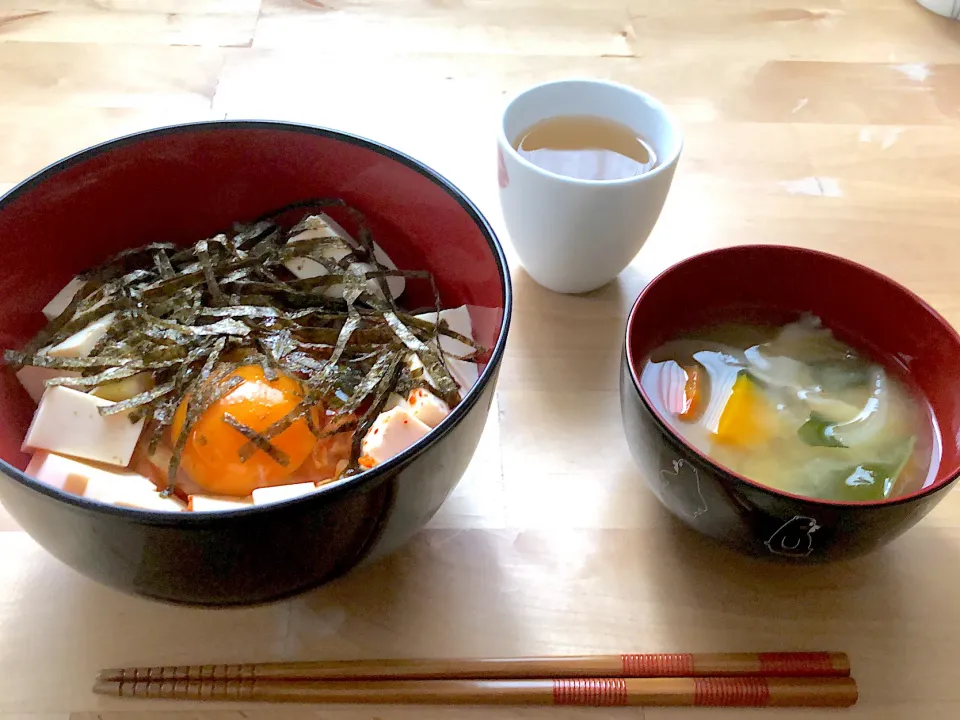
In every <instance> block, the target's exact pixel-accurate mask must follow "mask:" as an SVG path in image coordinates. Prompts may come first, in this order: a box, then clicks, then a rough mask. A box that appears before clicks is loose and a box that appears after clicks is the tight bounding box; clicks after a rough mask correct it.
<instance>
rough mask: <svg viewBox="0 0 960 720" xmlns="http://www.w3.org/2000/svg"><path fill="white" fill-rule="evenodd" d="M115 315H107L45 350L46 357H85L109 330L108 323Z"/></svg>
mask: <svg viewBox="0 0 960 720" xmlns="http://www.w3.org/2000/svg"><path fill="white" fill-rule="evenodd" d="M115 315H116V313H112V312H111V313H107V314H106V315H104V316H103V317H102V318H100V319H99V320H95V321H94V322H92V323H90V324H89V325H87V326H86V327H85V328H84V329H83V330H80V331H79V332H76V333H74V334H73V335H71V336H70V337H68V338H67V339H66V340H64V341H63V342H62V343H60V344H59V345H54V346H53V347H51V348H47V350H46V353H47V355H52V356H53V357H68V358H81V357H86V356H87V355H89V354H90V352H91V351H92V350H93V348H94V346H95V345H96V344H97V343H98V342H100V338H102V337H103V336H104V335H105V334H106V332H107V330H109V329H110V323H112V322H113V318H114V317H115Z"/></svg>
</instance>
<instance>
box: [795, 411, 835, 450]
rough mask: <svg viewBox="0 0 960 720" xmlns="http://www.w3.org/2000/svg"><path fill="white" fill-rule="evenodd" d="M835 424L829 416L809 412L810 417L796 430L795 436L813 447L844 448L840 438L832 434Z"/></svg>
mask: <svg viewBox="0 0 960 720" xmlns="http://www.w3.org/2000/svg"><path fill="white" fill-rule="evenodd" d="M834 427H836V424H835V423H833V422H832V421H831V420H830V418H827V417H824V416H823V415H821V414H820V413H816V412H814V413H810V419H809V420H807V421H806V422H805V423H804V424H803V425H801V426H800V429H799V430H797V436H798V437H799V438H800V439H801V440H802V441H803V442H805V443H806V444H807V445H811V446H813V447H832V448H845V447H847V446H846V445H844V444H843V443H842V442H840V440H838V439H837V438H836V437H834V435H833V429H834Z"/></svg>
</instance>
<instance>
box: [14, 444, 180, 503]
mask: <svg viewBox="0 0 960 720" xmlns="http://www.w3.org/2000/svg"><path fill="white" fill-rule="evenodd" d="M26 472H27V474H28V475H31V476H32V477H34V478H36V479H37V480H39V481H40V482H42V483H45V484H47V485H50V486H52V487H56V488H60V489H61V490H65V491H67V492H70V493H73V494H74V495H82V496H83V497H87V498H90V499H91V500H99V501H101V502H106V503H111V504H113V505H120V506H123V507H133V508H141V509H148V510H163V511H167V512H181V511H183V510H184V509H185V505H184V504H183V503H182V502H180V501H179V500H177V499H176V498H164V497H161V496H160V494H159V493H158V492H157V488H156V486H154V484H153V483H152V482H150V480H148V479H147V478H145V477H144V476H143V475H139V474H137V473H133V472H129V471H126V470H119V469H117V468H111V467H107V466H103V465H98V464H94V463H88V462H84V461H82V460H75V459H74V458H68V457H64V456H62V455H57V454H55V453H48V452H42V451H41V452H38V453H37V454H35V455H34V456H33V458H32V459H31V460H30V464H29V465H28V466H27V470H26Z"/></svg>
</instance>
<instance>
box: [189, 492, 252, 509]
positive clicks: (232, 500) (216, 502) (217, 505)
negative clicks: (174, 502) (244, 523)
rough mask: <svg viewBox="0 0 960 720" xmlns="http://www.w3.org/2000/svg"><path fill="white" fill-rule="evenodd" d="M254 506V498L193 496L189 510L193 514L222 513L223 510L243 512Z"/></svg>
mask: <svg viewBox="0 0 960 720" xmlns="http://www.w3.org/2000/svg"><path fill="white" fill-rule="evenodd" d="M251 505H253V498H250V497H245V498H242V497H230V496H228V495H191V496H190V502H189V503H188V504H187V509H188V510H190V511H191V512H220V511H223V510H242V509H243V508H248V507H250V506H251Z"/></svg>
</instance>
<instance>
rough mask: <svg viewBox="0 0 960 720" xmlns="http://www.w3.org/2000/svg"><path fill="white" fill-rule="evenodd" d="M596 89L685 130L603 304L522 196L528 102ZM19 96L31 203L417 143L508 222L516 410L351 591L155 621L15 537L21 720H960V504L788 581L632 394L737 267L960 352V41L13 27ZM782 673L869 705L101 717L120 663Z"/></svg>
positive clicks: (12, 688) (740, 8) (297, 18)
mask: <svg viewBox="0 0 960 720" xmlns="http://www.w3.org/2000/svg"><path fill="white" fill-rule="evenodd" d="M569 75H580V76H592V77H601V78H612V79H615V80H619V81H623V82H627V83H630V84H633V85H636V86H637V87H640V88H642V89H644V90H647V91H650V92H652V93H653V94H655V95H657V96H659V97H660V98H661V99H662V100H664V101H665V102H666V103H668V104H669V105H670V106H671V107H672V108H673V110H674V111H675V112H676V114H677V115H678V117H679V118H680V120H681V122H682V124H683V126H684V130H685V133H686V146H685V149H684V154H683V157H682V159H681V162H680V167H679V170H678V172H677V176H676V180H675V182H674V185H673V190H672V192H671V194H670V197H669V199H668V200H667V205H666V208H665V210H664V213H663V215H662V218H661V220H660V222H659V224H658V226H657V227H656V229H655V231H654V233H653V235H652V237H651V239H650V241H649V243H648V244H647V246H646V247H645V248H644V250H643V251H642V252H641V253H640V255H639V256H638V258H637V259H636V261H635V262H634V264H633V265H632V266H631V267H630V268H628V269H627V270H626V271H625V272H624V273H623V275H622V276H621V278H620V279H619V280H618V281H616V282H614V283H613V284H611V285H609V286H607V287H606V288H604V289H602V290H600V291H597V292H595V293H592V294H589V295H586V296H582V297H568V296H559V295H555V294H552V293H550V292H548V291H546V290H544V289H542V288H540V287H538V286H537V285H535V284H534V283H533V282H532V281H531V280H530V279H529V278H528V277H527V276H526V275H525V274H524V272H523V271H522V270H521V269H520V268H519V266H518V265H517V263H516V262H515V255H514V254H513V253H512V250H511V249H510V248H509V241H508V237H507V235H506V232H505V231H504V230H503V228H502V219H501V216H500V211H499V207H498V200H497V194H496V192H497V191H496V188H497V185H496V179H495V178H496V169H495V161H494V147H495V144H494V132H495V125H496V121H497V116H498V112H499V110H500V107H501V105H502V102H503V100H504V99H505V96H506V95H507V94H510V93H512V92H514V91H517V90H519V89H520V88H522V87H524V86H526V85H528V84H531V83H534V82H538V81H542V80H546V79H553V78H560V77H564V76H569ZM0 101H2V111H0V189H6V188H7V187H9V186H11V185H13V184H14V183H16V182H18V181H20V180H21V179H23V178H24V177H26V176H27V175H28V174H29V173H32V172H34V171H35V170H38V169H40V168H41V167H43V166H44V165H45V164H47V163H49V162H51V161H54V160H56V159H58V158H59V157H61V156H63V155H64V154H66V153H69V152H72V151H75V150H79V149H81V148H83V147H85V146H86V145H88V144H90V143H93V142H97V141H101V140H106V139H108V138H111V137H114V136H117V135H120V134H124V133H127V132H130V131H133V130H137V129H141V128H147V127H151V126H155V125H161V124H168V123H171V122H176V121H182V120H190V119H200V118H223V117H228V118H235V117H260V118H263V117H269V118H283V119H292V120H303V121H307V122H310V123H315V124H321V125H328V126H333V127H338V128H345V129H349V130H351V131H354V132H357V133H360V134H364V135H368V136H370V137H373V138H375V139H377V140H380V141H384V142H386V143H388V144H393V145H394V146H396V147H398V148H400V149H402V150H405V151H408V152H410V153H412V154H413V155H415V156H417V157H419V158H420V159H422V160H424V161H426V162H427V163H430V164H432V165H433V166H434V167H436V168H437V169H438V170H439V171H440V172H442V173H444V174H446V175H448V176H449V177H450V178H451V179H452V180H453V181H454V182H455V183H457V184H458V185H460V186H461V187H462V188H463V189H464V190H465V191H466V192H467V194H468V195H470V196H471V197H472V198H473V199H474V200H475V201H476V202H477V203H478V204H479V206H480V207H481V209H482V210H483V211H484V212H485V213H487V214H488V216H489V217H490V219H491V221H492V222H493V223H494V224H495V226H496V227H497V228H498V231H500V232H501V237H502V238H503V240H504V243H505V244H506V245H507V246H508V247H507V251H508V253H509V257H510V260H511V262H512V264H513V277H514V281H515V289H516V305H515V315H514V324H513V327H512V331H511V340H510V343H509V346H508V351H507V355H506V358H505V360H504V364H503V371H502V373H501V378H500V384H499V392H498V396H497V401H496V406H495V412H493V413H492V414H491V417H490V420H489V424H488V426H487V430H486V434H485V436H484V438H483V440H482V443H481V445H480V448H479V449H478V451H477V454H476V457H475V459H474V461H473V464H472V466H471V468H470V470H469V472H468V473H467V475H466V476H465V477H464V479H463V482H462V483H461V484H460V486H459V487H458V489H457V490H456V492H455V494H454V495H452V496H451V497H450V498H449V499H448V501H447V502H446V504H445V505H444V506H443V508H442V510H441V511H440V513H439V514H438V515H437V516H436V518H435V519H434V520H433V522H431V524H430V526H429V527H428V528H427V529H426V530H424V531H423V532H422V533H421V534H420V535H419V536H418V537H417V538H416V539H415V540H414V541H413V542H412V543H411V544H410V545H409V546H408V547H407V548H405V549H404V550H402V551H400V552H399V553H398V554H396V555H395V556H393V557H390V558H388V559H386V560H383V561H381V562H379V563H378V564H376V565H372V566H369V567H365V568H363V569H361V570H359V571H357V572H354V573H353V574H351V575H349V576H347V577H345V578H343V579H341V580H339V581H337V582H335V583H333V584H332V585H330V586H328V587H326V588H324V589H321V590H318V591H315V592H311V593H309V594H307V595H304V596H302V597H299V598H297V599H294V600H291V601H287V602H283V603H280V604H274V605H270V606H265V607H258V608H254V609H240V610H221V611H212V610H193V609H183V608H176V607H169V606H166V605H162V604H158V603H154V602H149V601H146V600H140V599H136V598H132V597H127V596H125V595H121V594H118V593H116V592H113V591H111V590H107V589H104V588H102V587H99V586H98V585H95V584H94V583H92V582H90V581H87V580H86V579H84V578H82V577H80V576H79V575H77V574H76V573H74V572H73V571H71V570H69V569H67V568H66V567H64V566H63V565H61V564H59V563H58V562H57V561H55V560H53V559H52V558H51V557H49V556H48V555H47V554H46V553H45V552H44V551H42V550H41V549H40V548H39V547H38V546H37V545H35V544H34V543H33V541H32V540H31V539H30V538H29V537H28V536H27V535H26V534H24V533H23V532H20V531H18V529H17V527H16V525H15V524H14V522H13V521H12V520H11V519H10V518H9V517H7V516H5V515H3V514H2V510H0V718H2V719H3V720H10V719H11V718H14V717H16V718H24V717H25V718H31V719H33V720H41V719H42V718H43V719H45V718H65V717H77V718H95V717H100V718H103V719H104V720H113V719H115V718H122V717H127V716H131V717H132V716H137V717H153V716H154V714H155V713H156V714H157V715H156V716H157V717H160V715H159V713H164V714H163V717H164V718H167V717H168V715H167V713H175V714H173V715H170V716H169V717H172V718H175V719H176V718H184V719H186V718H204V719H207V718H209V719H211V720H213V719H217V720H219V719H220V718H223V719H224V720H233V718H240V717H243V718H255V719H259V718H267V717H274V716H276V715H279V716H281V717H297V718H300V717H303V718H308V717H309V718H316V719H317V720H319V719H321V718H322V719H324V720H326V719H337V720H360V719H369V720H373V719H374V718H382V719H383V720H392V719H397V718H410V719H413V718H418V719H419V718H424V719H425V720H430V719H434V718H454V717H457V718H460V717H467V718H481V717H483V718H488V717H489V718H524V719H532V718H541V717H542V718H548V717H549V718H588V717H590V718H646V719H647V720H667V719H668V718H687V717H690V718H704V719H710V718H718V719H719V718H732V717H747V716H749V717H756V718H767V717H771V718H772V717H793V718H804V720H808V719H809V720H812V719H814V718H828V717H829V718H833V717H850V718H870V720H888V719H890V718H911V719H916V720H923V719H926V718H931V719H933V718H937V719H938V720H939V719H941V718H949V717H958V716H960V682H957V679H956V672H957V668H960V613H958V611H957V607H958V604H960V579H958V577H960V576H958V574H957V567H958V564H960V494H958V493H954V494H953V495H951V496H948V497H947V499H946V500H944V502H943V503H942V504H941V505H940V506H939V507H938V508H937V509H936V510H935V511H934V512H933V513H931V514H930V515H929V516H928V517H927V518H926V519H925V520H923V522H922V523H921V524H920V525H919V526H917V527H916V528H914V529H913V530H912V531H910V532H909V533H908V534H907V535H906V536H904V537H903V538H901V539H900V540H898V541H896V542H895V543H894V544H893V545H891V546H889V547H888V548H886V549H884V550H881V551H879V552H877V553H875V554H874V555H872V556H870V557H867V558H864V559H862V560H859V561H856V562H850V563H847V564H841V565H837V566H832V567H827V568H807V569H798V568H787V567H779V566H772V565H769V564H766V563H764V564H758V563H757V562H754V561H751V560H748V559H744V558H741V557H738V556H736V555H733V554H731V553H729V552H727V551H726V550H724V549H721V548H719V547H717V546H715V545H714V544H712V543H711V542H709V541H707V540H704V539H702V538H700V537H698V536H696V535H694V534H692V533H691V532H689V531H687V530H685V529H684V528H682V527H680V526H679V525H678V524H677V523H676V522H674V521H673V520H672V519H671V518H670V517H669V516H668V515H667V514H666V512H665V511H664V510H662V509H661V507H660V506H659V504H658V503H657V502H656V500H655V499H654V498H653V496H652V495H651V494H650V493H649V492H648V491H647V490H646V489H645V486H644V484H643V480H642V478H641V477H640V476H639V473H638V472H637V471H636V470H635V468H634V466H633V464H632V462H631V460H630V457H629V454H628V451H627V447H626V444H625V442H624V439H623V436H622V430H621V423H620V410H619V405H618V399H617V363H618V358H619V351H620V340H621V332H622V327H623V322H624V317H625V313H626V311H627V309H628V307H629V305H630V303H631V301H632V299H633V298H634V297H635V296H636V294H637V292H638V291H639V290H640V288H641V287H642V286H643V284H644V282H646V281H647V280H648V279H649V278H650V276H651V274H652V273H655V272H656V271H658V270H659V269H661V268H663V267H665V266H666V265H668V264H669V263H672V262H675V261H676V260H678V259H680V258H682V257H684V256H687V255H689V254H691V253H694V252H697V251H700V250H704V249H707V248H711V247H715V246H721V245H730V244H736V243H752V242H768V241H776V242H782V243H789V244H795V245H802V246H806V247H816V248H821V249H825V250H828V251H832V252H835V253H839V254H842V255H845V256H847V257H849V258H853V259H855V260H858V261H861V262H863V263H866V264H868V265H870V266H872V267H874V268H876V269H878V270H880V271H881V272H884V273H887V274H889V275H891V276H892V277H893V278H895V279H896V280H899V281H900V282H902V283H904V284H906V285H907V286H908V287H910V288H912V289H913V290H915V291H917V292H919V293H920V294H921V295H923V296H924V297H925V298H926V299H927V300H928V301H930V302H931V303H932V304H933V305H934V306H935V307H936V308H937V309H939V310H940V311H941V312H943V313H944V314H945V315H946V316H947V318H948V319H950V320H951V321H953V322H954V323H957V324H960V284H958V281H957V279H956V271H957V268H958V267H960V212H958V210H960V203H958V194H960V23H956V22H951V21H949V20H946V19H944V18H940V17H937V16H935V15H933V14H931V13H929V12H926V11H925V10H923V9H922V8H921V7H920V6H919V5H917V4H916V3H915V2H913V0H818V2H816V3H814V4H813V7H809V8H807V7H804V3H801V2H798V0H724V2H701V1H699V0H512V1H511V0H486V1H483V2H481V1H479V0H322V1H321V0H0ZM4 241H6V242H11V241H15V238H5V239H4ZM571 418H574V419H575V420H576V421H574V422H571ZM779 648H793V649H804V648H809V649H818V648H823V649H838V650H846V651H848V652H849V653H850V655H851V657H852V661H853V664H854V670H855V674H856V675H857V678H858V680H859V682H860V685H861V698H862V699H861V702H860V704H859V706H857V707H856V708H854V709H853V710H850V711H846V712H845V713H843V714H837V712H827V711H797V712H791V711H779V712H776V711H764V710H761V711H755V712H750V713H741V712H738V711H722V710H717V711H713V710H682V709H678V710H666V709H657V708H650V709H645V710H641V709H619V710H596V711H593V710H579V711H578V710H565V709H562V708H555V709H549V708H545V709H526V710H523V709H510V708H506V709H498V710H486V709H470V708H468V709H462V708H461V709H455V708H434V709H427V710H424V709H420V708H391V707H339V708H337V707H334V708H326V707H324V708H318V707H290V708H284V709H282V710H279V709H276V708H273V707H266V708H265V707H263V706H260V707H256V706H252V707H244V708H242V709H241V708H237V707H236V706H216V707H213V706H198V705H183V704H175V705H171V704H169V703H168V704H164V703H161V702H152V703H149V702H143V703H141V702H137V703H131V702H123V701H119V700H109V699H103V698H98V697H95V696H94V695H92V694H91V693H90V691H89V689H90V683H91V679H92V677H93V674H94V672H95V671H96V669H97V668H99V667H102V666H111V665H121V664H157V663H181V664H185V663H189V662H237V661H245V660H246V661H255V660H270V659H306V658H352V657H376V656H421V655H422V656H444V655H462V656H475V655H528V654H548V653H588V652H623V651H637V652H669V651H724V650H729V651H735V650H762V649H779ZM241 710H242V712H241Z"/></svg>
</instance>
